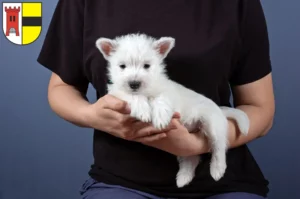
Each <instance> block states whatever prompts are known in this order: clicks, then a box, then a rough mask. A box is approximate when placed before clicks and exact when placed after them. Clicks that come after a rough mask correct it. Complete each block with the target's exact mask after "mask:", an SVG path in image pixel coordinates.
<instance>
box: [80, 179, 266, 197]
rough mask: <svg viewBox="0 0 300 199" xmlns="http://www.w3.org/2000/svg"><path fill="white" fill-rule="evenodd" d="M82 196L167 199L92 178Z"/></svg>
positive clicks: (237, 195) (234, 194)
mask: <svg viewBox="0 0 300 199" xmlns="http://www.w3.org/2000/svg"><path fill="white" fill-rule="evenodd" d="M80 195H81V197H82V199H112V198H113V199H167V198H161V197H157V196H154V195H151V194H148V193H144V192H141V191H137V190H133V189H128V188H125V187H121V186H115V185H108V184H104V183H100V182H96V181H95V180H93V179H91V178H90V179H88V180H87V181H86V182H85V183H84V184H83V186H82V188H81V190H80ZM173 199H174V198H173ZM207 199H264V197H262V196H258V195H254V194H250V193H243V192H234V193H226V194H220V195H215V196H212V197H209V198H207Z"/></svg>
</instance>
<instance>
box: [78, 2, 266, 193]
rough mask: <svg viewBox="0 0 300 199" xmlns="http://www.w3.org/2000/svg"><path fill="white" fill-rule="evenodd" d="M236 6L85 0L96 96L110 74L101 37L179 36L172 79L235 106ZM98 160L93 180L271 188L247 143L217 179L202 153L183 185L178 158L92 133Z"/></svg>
mask: <svg viewBox="0 0 300 199" xmlns="http://www.w3.org/2000/svg"><path fill="white" fill-rule="evenodd" d="M239 5H240V1H239V0H230V1H228V0H210V1H206V0H189V1H186V0H170V1H162V0H151V1H140V0H127V1H119V0H85V10H86V12H85V21H84V64H85V71H86V75H87V76H88V78H89V81H90V82H91V83H92V84H93V86H94V87H95V89H96V90H97V94H98V97H101V96H103V95H105V94H106V84H107V82H106V80H107V78H106V61H105V60H104V59H103V57H102V56H101V54H100V52H99V51H98V50H97V49H96V47H95V41H96V39H97V38H99V37H108V38H114V37H115V36H119V35H123V34H128V33H136V32H140V33H146V34H148V35H151V36H154V37H161V36H171V37H174V38H175V39H176V46H175V48H174V49H172V51H171V52H170V54H169V55H168V57H167V58H166V64H167V73H168V75H169V77H170V78H171V79H172V80H174V81H176V82H178V83H180V84H182V85H184V86H186V87H188V88H190V89H193V90H194V91H196V92H199V93H201V94H203V95H205V96H206V97H208V98H210V99H212V100H213V101H214V102H215V103H217V104H218V105H223V106H230V87H229V84H228V78H229V76H230V73H231V69H232V67H233V63H234V60H235V59H236V51H238V50H239V48H240V39H241V38H240V36H239V20H238V19H239V18H238V16H239V14H240V13H239V12H240V10H239V8H240V7H239ZM94 158H95V163H94V165H93V166H92V169H91V171H90V175H91V176H92V177H93V178H95V179H97V180H99V181H102V182H105V183H112V184H120V185H122V186H127V187H130V188H135V189H138V190H142V191H146V192H149V193H153V194H157V195H161V196H166V197H180V196H185V197H187V196H198V197H199V198H200V197H201V196H208V195H211V194H214V193H216V192H224V191H225V192H227V191H246V192H254V193H256V194H260V195H265V194H266V193H267V192H268V188H267V183H268V182H267V181H266V180H265V179H264V176H263V175H262V173H261V171H260V169H259V167H258V166H257V164H256V162H255V160H254V159H253V157H252V155H251V153H250V152H249V150H248V148H247V146H241V147H238V148H235V149H232V150H229V152H228V153H227V158H228V169H227V172H226V174H225V177H224V178H223V179H222V180H220V181H219V182H215V181H214V180H213V179H212V178H211V176H210V173H209V162H210V155H209V154H206V155H203V162H202V163H201V164H200V165H199V166H198V168H197V170H196V177H195V180H194V181H193V182H192V183H191V184H190V185H188V186H187V187H184V188H181V189H178V188H177V187H176V183H175V177H176V173H177V171H178V163H177V160H176V157H175V156H173V155H170V154H168V153H165V152H162V151H159V150H156V149H153V148H150V147H146V146H144V145H141V144H138V143H132V142H129V141H125V140H121V139H118V138H115V137H113V136H111V135H109V134H107V133H104V132H99V131H95V134H94Z"/></svg>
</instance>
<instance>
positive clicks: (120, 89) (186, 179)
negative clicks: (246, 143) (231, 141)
mask: <svg viewBox="0 0 300 199" xmlns="http://www.w3.org/2000/svg"><path fill="white" fill-rule="evenodd" d="M96 46H97V48H98V49H99V50H100V52H101V53H102V55H103V56H104V58H105V59H106V60H107V61H108V76H109V79H110V80H111V81H112V84H110V85H108V92H109V93H110V94H112V95H114V96H116V97H118V98H120V99H122V100H125V101H127V102H128V103H129V105H130V107H131V116H132V117H135V118H137V119H139V120H141V121H144V122H151V123H152V124H153V125H154V127H156V128H158V129H163V128H165V127H167V126H168V124H169V123H170V120H171V118H172V116H173V113H174V112H175V111H176V112H179V113H180V115H181V121H182V123H183V124H184V125H185V126H186V127H187V128H188V130H190V131H192V130H195V129H196V128H200V124H201V132H203V133H204V134H205V135H206V136H207V137H208V138H209V141H210V144H211V150H212V159H211V164H210V174H211V176H212V177H213V179H215V180H216V181H217V180H219V179H220V178H222V177H223V175H224V173H225V170H226V167H227V165H226V150H227V133H228V132H227V130H228V126H227V125H228V122H227V118H232V119H234V120H236V121H237V124H238V127H239V128H240V130H241V132H242V134H244V135H246V134H247V133H248V129H249V120H248V117H247V115H246V114H245V113H244V112H242V111H241V110H238V109H234V108H229V107H219V106H217V105H216V104H215V103H214V102H213V101H212V100H211V99H209V98H207V97H205V96H204V95H201V94H199V93H196V92H194V91H193V90H190V89H188V88H186V87H184V86H182V85H180V84H178V83H176V82H174V81H172V80H170V79H169V78H168V76H167V74H166V73H165V64H164V58H165V57H166V56H167V55H168V53H169V52H170V50H171V49H172V48H173V47H174V46H175V39H174V38H171V37H161V38H159V39H155V38H152V37H150V36H148V35H145V34H128V35H124V36H120V37H117V38H115V39H108V38H99V39H98V40H97V41H96ZM145 64H148V65H149V66H150V67H149V68H145ZM121 65H123V67H124V65H125V68H121V67H120V66H121ZM146 67H147V65H146ZM131 81H135V82H140V87H139V88H138V89H136V90H133V89H132V88H131V87H130V86H129V82H131ZM177 159H178V162H179V171H178V173H177V176H176V182H177V186H178V187H183V186H185V185H187V184H189V183H190V182H191V181H192V179H193V178H194V175H195V169H196V167H197V165H198V164H199V163H200V156H191V157H178V158H177Z"/></svg>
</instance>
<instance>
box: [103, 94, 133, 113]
mask: <svg viewBox="0 0 300 199" xmlns="http://www.w3.org/2000/svg"><path fill="white" fill-rule="evenodd" d="M101 99H102V100H103V101H104V103H103V108H106V109H111V110H114V111H118V112H120V113H123V114H129V113H130V109H129V106H128V104H127V102H125V101H123V100H120V99H118V98H116V97H114V96H112V95H109V94H108V95H105V96H104V97H103V98H101Z"/></svg>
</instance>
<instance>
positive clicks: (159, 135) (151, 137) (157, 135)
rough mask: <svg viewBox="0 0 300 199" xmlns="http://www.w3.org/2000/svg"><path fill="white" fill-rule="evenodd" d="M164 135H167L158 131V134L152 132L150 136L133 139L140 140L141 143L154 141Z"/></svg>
mask: <svg viewBox="0 0 300 199" xmlns="http://www.w3.org/2000/svg"><path fill="white" fill-rule="evenodd" d="M165 137H167V135H166V133H158V134H154V135H150V136H145V137H140V138H136V139H134V141H136V142H141V143H148V142H154V141H157V140H160V139H162V138H165Z"/></svg>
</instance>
